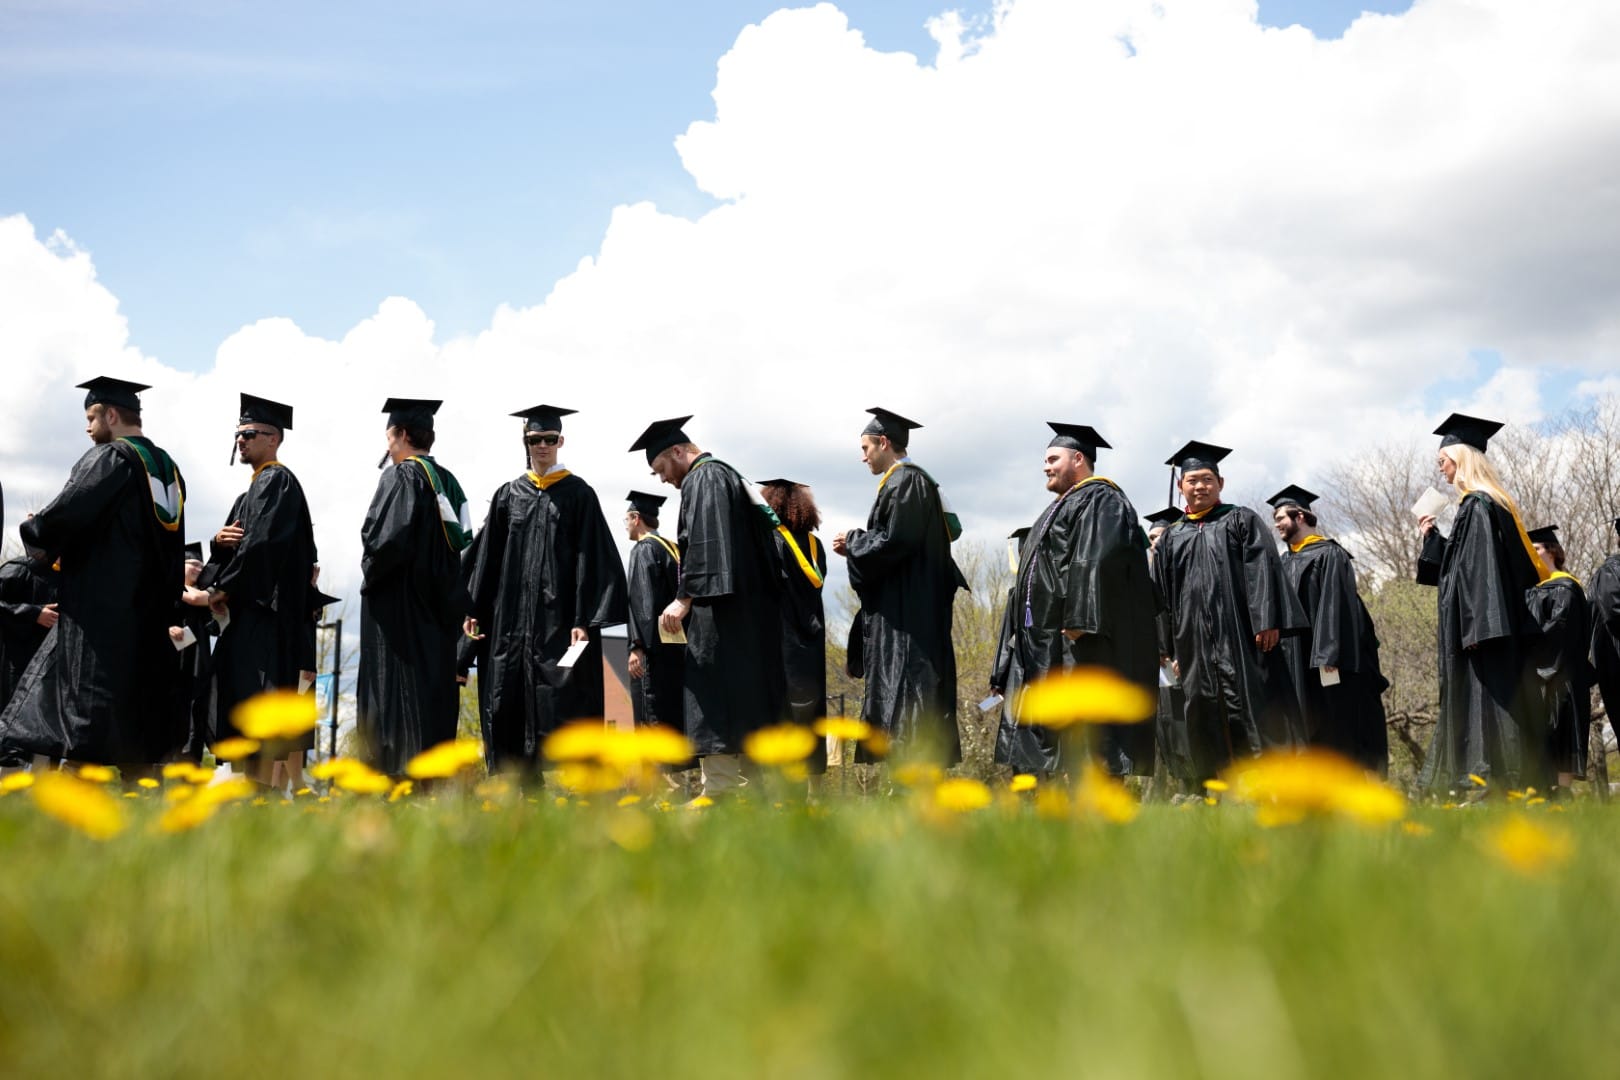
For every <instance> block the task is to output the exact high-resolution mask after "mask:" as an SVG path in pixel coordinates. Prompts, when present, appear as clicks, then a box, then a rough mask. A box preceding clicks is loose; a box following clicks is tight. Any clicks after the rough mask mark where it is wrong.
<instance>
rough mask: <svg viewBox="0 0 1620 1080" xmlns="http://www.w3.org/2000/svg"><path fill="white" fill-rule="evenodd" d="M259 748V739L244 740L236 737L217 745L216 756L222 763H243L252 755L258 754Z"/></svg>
mask: <svg viewBox="0 0 1620 1080" xmlns="http://www.w3.org/2000/svg"><path fill="white" fill-rule="evenodd" d="M259 746H260V743H259V740H258V739H244V738H242V737H241V736H239V735H235V736H232V737H231V738H229V739H221V740H220V741H219V742H217V743H215V744H214V756H215V757H216V758H218V759H219V760H221V761H241V760H242V759H243V758H245V757H247V756H248V755H250V754H257V753H258V752H259Z"/></svg>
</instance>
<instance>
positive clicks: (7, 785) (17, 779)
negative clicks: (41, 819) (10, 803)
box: [0, 772, 34, 795]
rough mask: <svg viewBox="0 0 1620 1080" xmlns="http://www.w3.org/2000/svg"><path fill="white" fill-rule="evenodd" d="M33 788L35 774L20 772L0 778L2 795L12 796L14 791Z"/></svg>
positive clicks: (0, 792)
mask: <svg viewBox="0 0 1620 1080" xmlns="http://www.w3.org/2000/svg"><path fill="white" fill-rule="evenodd" d="M33 786H34V774H33V773H26V772H18V773H12V774H11V775H10V776H4V777H0V795H10V794H11V793H12V792H13V791H24V790H26V789H28V788H31V787H33Z"/></svg>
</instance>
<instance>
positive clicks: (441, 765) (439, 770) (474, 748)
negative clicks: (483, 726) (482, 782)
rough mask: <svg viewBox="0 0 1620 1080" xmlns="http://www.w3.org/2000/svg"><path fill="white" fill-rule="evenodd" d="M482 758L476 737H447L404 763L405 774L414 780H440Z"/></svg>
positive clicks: (476, 762) (480, 744) (481, 745)
mask: <svg viewBox="0 0 1620 1080" xmlns="http://www.w3.org/2000/svg"><path fill="white" fill-rule="evenodd" d="M483 759H484V745H483V743H481V742H479V741H478V740H477V739H449V740H447V741H445V742H442V743H440V744H439V745H437V746H431V747H429V748H428V749H426V750H424V751H422V752H421V753H420V754H417V755H416V756H415V757H413V758H411V760H410V761H407V762H406V763H405V775H406V776H409V777H411V778H413V779H416V780H442V779H445V778H447V777H451V776H454V775H456V773H458V772H460V771H461V770H462V769H466V768H469V767H471V766H473V765H476V764H478V763H479V762H480V761H482V760H483Z"/></svg>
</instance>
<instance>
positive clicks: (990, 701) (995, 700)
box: [979, 694, 1005, 712]
mask: <svg viewBox="0 0 1620 1080" xmlns="http://www.w3.org/2000/svg"><path fill="white" fill-rule="evenodd" d="M1004 700H1005V698H1003V697H1002V696H1001V695H1000V694H991V695H990V696H989V697H987V698H985V699H984V700H983V701H981V702H979V711H980V712H989V711H990V710H991V709H993V708H995V707H996V706H997V705H1000V704H1001V703H1002V701H1004Z"/></svg>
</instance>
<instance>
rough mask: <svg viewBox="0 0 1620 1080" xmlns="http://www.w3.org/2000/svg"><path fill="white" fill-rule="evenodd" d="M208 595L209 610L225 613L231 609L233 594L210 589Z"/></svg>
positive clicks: (218, 613)
mask: <svg viewBox="0 0 1620 1080" xmlns="http://www.w3.org/2000/svg"><path fill="white" fill-rule="evenodd" d="M207 596H208V610H209V611H212V612H213V613H214V614H216V615H223V614H225V613H226V612H227V611H229V610H230V602H231V596H230V594H229V593H224V592H220V591H219V590H218V589H209V590H208V593H207Z"/></svg>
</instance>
